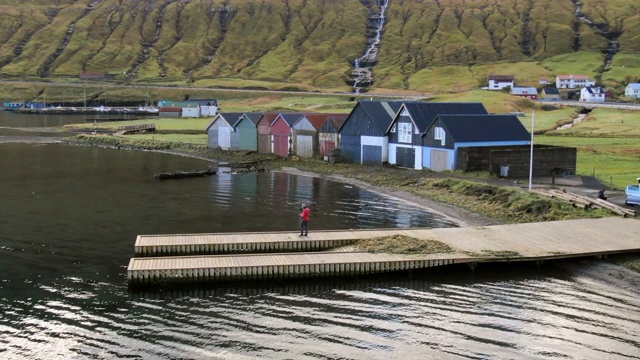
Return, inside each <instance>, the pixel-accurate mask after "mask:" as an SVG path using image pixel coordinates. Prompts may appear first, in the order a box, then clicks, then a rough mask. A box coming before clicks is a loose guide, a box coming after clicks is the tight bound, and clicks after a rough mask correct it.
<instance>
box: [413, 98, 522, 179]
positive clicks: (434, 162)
mask: <svg viewBox="0 0 640 360" xmlns="http://www.w3.org/2000/svg"><path fill="white" fill-rule="evenodd" d="M480 105H481V104H480ZM482 108H483V109H484V107H482ZM420 140H421V141H422V155H423V160H422V166H423V167H424V168H427V169H431V170H433V171H443V170H457V169H458V168H457V166H456V164H457V161H458V155H459V154H458V151H459V149H461V148H478V147H492V148H494V149H496V148H499V147H503V148H507V147H509V146H515V145H529V144H530V141H531V134H530V133H529V132H528V131H527V129H525V127H524V126H523V125H522V123H521V122H520V120H519V119H518V117H517V116H515V115H489V114H466V115H460V114H456V115H445V114H440V115H438V116H437V117H436V119H435V121H433V122H431V124H430V125H429V127H428V128H427V130H426V131H425V132H424V133H423V134H422V135H421V136H420ZM527 163H528V159H527Z"/></svg>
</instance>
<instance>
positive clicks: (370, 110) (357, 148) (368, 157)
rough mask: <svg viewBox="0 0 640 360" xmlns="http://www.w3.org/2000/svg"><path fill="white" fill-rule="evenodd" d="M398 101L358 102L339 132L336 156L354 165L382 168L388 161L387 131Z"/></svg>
mask: <svg viewBox="0 0 640 360" xmlns="http://www.w3.org/2000/svg"><path fill="white" fill-rule="evenodd" d="M401 105H402V102H401V101H374V100H360V101H358V103H357V104H356V106H355V107H354V108H353V109H352V110H351V113H349V115H348V116H347V119H346V120H345V122H344V124H343V125H342V128H341V129H340V132H339V133H340V155H341V156H342V158H343V159H344V160H345V161H348V162H353V163H356V164H372V165H382V163H383V162H387V161H388V160H389V155H388V154H389V138H388V137H387V134H386V132H387V129H388V127H389V124H391V122H392V121H393V118H394V117H395V115H396V112H397V111H398V109H400V106H401Z"/></svg>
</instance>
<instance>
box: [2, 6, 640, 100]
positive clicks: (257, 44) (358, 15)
mask: <svg viewBox="0 0 640 360" xmlns="http://www.w3.org/2000/svg"><path fill="white" fill-rule="evenodd" d="M376 4H377V3H376V2H375V1H374V0H360V1H357V0H222V1H219V0H77V1H76V0H55V1H47V0H24V1H21V2H20V4H16V2H15V1H12V0H0V76H4V77H12V78H13V77H25V76H26V77H43V78H57V77H62V78H76V77H77V75H78V74H79V73H80V72H83V71H102V72H108V73H109V74H112V75H115V77H116V79H117V80H121V81H136V82H163V83H190V82H193V83H210V84H221V83H224V84H226V85H228V86H237V87H251V86H261V87H264V86H265V84H269V83H273V84H278V85H277V86H276V87H286V86H287V84H290V85H289V86H290V87H298V88H303V87H306V88H331V89H339V90H349V89H350V84H351V83H352V79H351V78H350V74H351V71H352V69H353V62H354V60H355V59H356V58H358V57H360V56H362V54H363V53H364V51H365V49H366V47H367V41H368V40H367V36H368V34H371V24H370V19H368V17H369V9H375V8H376V7H377V5H376ZM386 15H387V19H386V22H385V27H384V32H383V37H382V42H381V45H380V52H379V57H378V62H377V65H376V66H375V68H374V70H373V72H374V87H382V88H389V89H409V90H411V89H415V90H429V89H432V88H430V87H429V86H425V82H428V81H432V80H433V77H434V76H438V77H439V76H442V75H445V76H446V73H447V72H448V73H449V76H455V77H456V79H458V80H459V81H458V82H462V83H463V85H461V86H462V87H463V88H468V87H473V86H477V85H478V84H479V83H481V82H482V81H484V78H486V74H487V73H489V72H493V71H495V70H498V71H499V70H502V71H503V72H504V71H509V70H510V66H502V67H497V68H493V67H492V66H490V64H494V63H496V62H499V63H505V64H514V63H516V62H521V63H522V62H523V63H527V64H528V65H526V66H524V67H523V66H522V65H518V66H515V67H513V69H514V70H516V69H519V70H522V69H525V70H524V73H523V74H517V75H518V76H523V79H526V80H531V81H533V80H534V77H537V76H552V75H554V74H555V73H556V72H557V71H559V69H557V68H555V67H554V66H553V64H554V63H553V62H548V63H545V60H546V59H549V58H553V57H557V56H564V55H567V54H575V55H576V56H578V55H579V54H583V53H594V54H602V56H603V58H602V64H601V66H597V67H595V68H592V69H588V71H587V73H589V75H594V76H600V75H601V74H602V72H603V71H606V70H609V69H613V70H615V71H612V73H615V74H616V77H619V76H622V77H624V76H625V74H629V73H631V74H632V73H633V71H634V70H636V71H637V70H638V68H637V67H632V68H631V69H628V72H625V71H620V67H618V68H617V69H616V66H618V65H617V63H616V60H615V56H617V54H627V55H626V56H627V57H628V56H631V57H632V58H634V57H636V56H638V55H637V54H638V53H640V7H639V6H636V5H635V2H633V1H628V0H624V1H623V0H584V1H581V0H535V1H534V0H433V1H414V0H390V1H389V8H388V11H387V12H386ZM625 63H627V64H628V63H629V61H626V62H625ZM631 63H633V61H631ZM636 63H637V62H636ZM447 66H450V67H451V68H449V70H448V71H445V74H442V69H447ZM527 69H528V70H527ZM528 73H530V74H531V75H530V76H531V78H527V76H528V75H527V74H528ZM618 74H620V75H618ZM603 78H604V79H610V78H611V77H607V76H603ZM616 79H617V78H614V79H612V80H613V81H619V82H621V81H622V80H623V79H617V80H616ZM454 82H455V81H454ZM451 85H452V86H453V85H454V84H451ZM267 86H268V85H267ZM431 86H432V85H431Z"/></svg>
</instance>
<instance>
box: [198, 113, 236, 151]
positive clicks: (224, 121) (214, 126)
mask: <svg viewBox="0 0 640 360" xmlns="http://www.w3.org/2000/svg"><path fill="white" fill-rule="evenodd" d="M242 115H244V114H243V113H219V114H218V115H216V117H214V118H213V121H211V123H209V125H208V126H207V127H206V128H205V131H206V132H207V138H208V145H209V148H211V149H216V148H220V149H222V150H229V149H230V148H231V133H232V132H233V131H234V130H233V128H234V126H235V125H236V123H237V122H238V121H239V120H240V117H241V116H242Z"/></svg>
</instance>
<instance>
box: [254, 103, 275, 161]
mask: <svg viewBox="0 0 640 360" xmlns="http://www.w3.org/2000/svg"><path fill="white" fill-rule="evenodd" d="M278 115H279V114H278V113H265V114H262V117H261V118H260V121H258V153H260V154H271V153H273V145H272V139H271V124H272V123H273V121H274V120H275V119H276V118H277V117H278Z"/></svg>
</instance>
